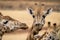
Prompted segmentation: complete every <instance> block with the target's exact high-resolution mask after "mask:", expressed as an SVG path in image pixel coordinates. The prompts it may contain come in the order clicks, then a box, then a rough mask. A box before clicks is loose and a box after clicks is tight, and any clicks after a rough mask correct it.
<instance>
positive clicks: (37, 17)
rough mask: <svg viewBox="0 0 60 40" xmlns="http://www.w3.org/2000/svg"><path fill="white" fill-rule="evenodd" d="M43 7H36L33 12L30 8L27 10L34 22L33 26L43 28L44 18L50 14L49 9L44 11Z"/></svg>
mask: <svg viewBox="0 0 60 40" xmlns="http://www.w3.org/2000/svg"><path fill="white" fill-rule="evenodd" d="M43 7H44V5H42V7H37V8H36V9H35V10H34V12H33V10H32V9H31V8H28V10H29V12H30V14H31V15H32V17H33V19H34V22H33V25H36V26H43V25H44V24H45V17H46V16H47V15H48V14H50V11H51V10H52V9H51V8H49V9H47V10H46V11H45V10H44V8H43Z"/></svg>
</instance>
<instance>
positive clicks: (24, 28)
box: [20, 27, 28, 30]
mask: <svg viewBox="0 0 60 40" xmlns="http://www.w3.org/2000/svg"><path fill="white" fill-rule="evenodd" d="M20 29H23V30H26V29H28V27H21V28H20Z"/></svg>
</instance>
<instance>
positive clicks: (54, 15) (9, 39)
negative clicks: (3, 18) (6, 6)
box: [0, 10, 60, 40]
mask: <svg viewBox="0 0 60 40" xmlns="http://www.w3.org/2000/svg"><path fill="white" fill-rule="evenodd" d="M0 12H2V14H3V15H8V16H11V17H12V18H14V19H16V20H18V21H20V22H23V23H26V24H27V25H28V27H29V28H31V26H32V23H33V18H32V16H31V15H30V14H29V13H28V12H27V11H25V10H23V11H17V10H14V11H13V10H0ZM48 21H50V22H51V25H52V24H53V23H57V24H58V25H59V24H60V13H59V12H51V14H50V15H48V16H47V17H46V23H45V25H44V27H45V26H47V22H48ZM28 34H29V32H28V31H27V30H17V31H15V32H12V33H6V34H5V35H4V36H3V40H26V38H27V36H28Z"/></svg>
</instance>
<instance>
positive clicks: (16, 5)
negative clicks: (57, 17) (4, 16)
mask: <svg viewBox="0 0 60 40" xmlns="http://www.w3.org/2000/svg"><path fill="white" fill-rule="evenodd" d="M35 3H37V4H38V5H40V4H42V3H43V4H45V7H46V8H48V7H51V8H53V9H54V11H60V0H0V9H2V10H25V9H26V8H27V7H32V8H33V7H34V4H35Z"/></svg>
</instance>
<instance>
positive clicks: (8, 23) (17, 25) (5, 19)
mask: <svg viewBox="0 0 60 40" xmlns="http://www.w3.org/2000/svg"><path fill="white" fill-rule="evenodd" d="M0 24H2V25H4V27H8V28H9V29H10V30H14V29H27V28H28V26H27V25H26V24H25V23H21V22H19V21H17V20H15V19H13V18H11V17H10V16H2V17H1V18H0Z"/></svg>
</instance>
